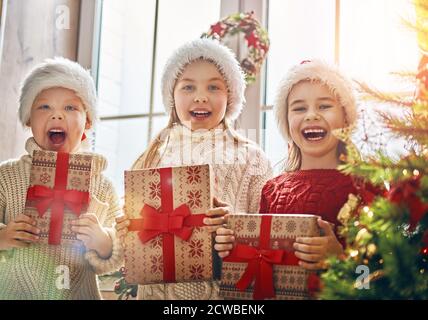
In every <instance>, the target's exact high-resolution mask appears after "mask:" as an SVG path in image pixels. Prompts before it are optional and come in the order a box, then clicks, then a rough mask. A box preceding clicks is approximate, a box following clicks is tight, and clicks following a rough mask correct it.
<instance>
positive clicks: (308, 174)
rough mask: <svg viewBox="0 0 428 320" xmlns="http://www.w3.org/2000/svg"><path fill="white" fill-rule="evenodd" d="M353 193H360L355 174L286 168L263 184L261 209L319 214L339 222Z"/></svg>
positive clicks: (265, 210) (328, 219)
mask: <svg viewBox="0 0 428 320" xmlns="http://www.w3.org/2000/svg"><path fill="white" fill-rule="evenodd" d="M350 193H353V194H357V190H356V189H355V187H354V184H353V182H352V179H351V177H349V176H346V175H344V174H343V173H341V172H340V171H338V170H336V169H313V170H299V171H294V172H286V173H283V174H282V175H280V176H278V177H276V178H273V179H272V180H269V181H268V182H267V183H266V185H265V186H264V187H263V191H262V198H261V201H260V212H261V213H301V214H316V215H319V216H321V217H322V218H323V219H324V220H327V221H329V222H331V223H334V225H335V226H337V225H338V220H337V214H338V213H339V211H340V209H341V208H342V206H343V205H344V204H345V203H346V202H347V201H348V195H349V194H350Z"/></svg>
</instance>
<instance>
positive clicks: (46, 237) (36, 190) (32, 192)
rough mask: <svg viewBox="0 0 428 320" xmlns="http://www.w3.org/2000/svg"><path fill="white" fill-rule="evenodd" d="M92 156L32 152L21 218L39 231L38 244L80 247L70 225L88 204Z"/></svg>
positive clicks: (84, 210) (79, 242) (80, 243)
mask: <svg viewBox="0 0 428 320" xmlns="http://www.w3.org/2000/svg"><path fill="white" fill-rule="evenodd" d="M91 167H92V156H90V155H87V154H68V153H62V152H58V153H57V152H53V151H34V154H33V162H32V167H31V173H30V186H29V188H28V191H27V200H26V204H25V210H24V214H26V215H28V216H30V217H31V218H33V219H34V220H35V221H36V223H37V227H38V228H39V229H40V230H41V232H40V234H39V236H40V240H39V243H42V244H51V245H70V246H83V244H82V242H81V241H80V240H77V239H76V233H74V232H72V231H71V221H72V220H75V219H77V218H78V217H79V216H80V215H81V214H83V213H85V212H86V210H87V208H88V203H89V185H90V180H91Z"/></svg>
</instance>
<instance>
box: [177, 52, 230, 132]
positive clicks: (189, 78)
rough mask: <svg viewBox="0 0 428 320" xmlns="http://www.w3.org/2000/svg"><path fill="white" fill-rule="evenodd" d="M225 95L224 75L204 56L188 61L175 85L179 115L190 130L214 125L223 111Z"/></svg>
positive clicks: (221, 117)
mask: <svg viewBox="0 0 428 320" xmlns="http://www.w3.org/2000/svg"><path fill="white" fill-rule="evenodd" d="M227 99H228V91H227V84H226V82H225V80H224V78H223V76H222V75H221V74H220V72H219V71H218V69H217V67H216V66H215V65H214V64H213V63H211V62H208V61H205V60H197V61H194V62H192V63H191V64H189V65H188V66H187V67H186V68H185V69H184V71H183V73H182V74H181V76H180V77H179V78H178V80H177V83H176V85H175V88H174V101H175V108H176V111H177V115H178V118H179V119H180V122H181V123H182V124H183V125H185V126H186V127H189V126H190V129H191V130H197V129H212V128H214V127H216V126H217V125H218V124H219V123H220V122H221V121H222V120H223V118H224V115H225V113H226V107H227Z"/></svg>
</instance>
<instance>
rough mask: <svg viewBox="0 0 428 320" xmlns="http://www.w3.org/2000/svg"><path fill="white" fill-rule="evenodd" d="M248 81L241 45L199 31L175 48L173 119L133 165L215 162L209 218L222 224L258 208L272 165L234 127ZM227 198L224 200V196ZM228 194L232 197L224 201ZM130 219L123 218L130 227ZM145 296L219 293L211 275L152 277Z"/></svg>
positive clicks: (168, 85)
mask: <svg viewBox="0 0 428 320" xmlns="http://www.w3.org/2000/svg"><path fill="white" fill-rule="evenodd" d="M244 90H245V81H244V77H243V74H242V71H241V69H240V67H239V63H238V61H237V60H236V58H235V57H234V55H233V53H232V52H231V51H230V50H229V49H228V48H226V47H224V46H223V45H221V44H220V43H218V42H217V41H214V40H209V39H199V40H196V41H193V42H190V43H187V44H185V45H183V46H182V47H180V48H179V49H178V50H177V51H175V52H174V54H173V55H172V57H171V58H170V60H169V61H168V62H167V64H166V66H165V69H164V72H163V78H162V94H163V102H164V105H165V107H166V109H167V112H168V113H169V114H170V121H169V124H168V126H167V127H166V128H165V129H164V130H162V131H161V132H160V133H159V135H158V136H157V137H156V138H155V139H154V140H153V142H152V143H151V145H150V146H149V147H148V149H147V150H146V152H144V154H143V155H142V156H141V157H140V158H139V159H138V160H137V161H136V162H135V163H134V165H133V169H142V168H150V167H170V166H186V165H201V164H211V165H212V168H213V172H214V177H215V185H214V195H215V202H214V205H216V206H217V208H213V209H211V210H209V212H208V213H207V215H210V216H212V217H211V218H206V219H205V221H204V223H205V224H207V225H210V226H209V227H208V228H210V229H211V230H212V231H215V229H216V228H218V227H219V226H220V225H222V224H223V223H224V222H225V221H224V217H223V216H224V214H226V213H228V212H257V210H258V208H259V200H260V194H261V190H262V187H263V185H264V183H265V182H266V181H267V180H268V179H269V178H270V177H271V175H272V170H271V166H270V163H269V161H268V160H267V158H266V156H265V154H264V153H263V151H262V150H261V149H260V148H259V147H258V146H257V144H255V143H254V142H251V141H250V140H248V139H246V138H244V137H243V136H241V135H240V134H238V133H237V132H236V131H235V130H233V129H232V126H231V124H232V123H233V121H234V120H235V119H236V118H237V117H238V115H239V114H240V112H241V109H242V106H243V103H244ZM216 199H221V201H219V200H216ZM223 201H224V202H223ZM128 223H129V220H127V219H126V217H125V218H123V219H118V225H117V229H118V230H119V231H120V234H124V233H126V231H127V230H126V226H127V225H128ZM138 297H139V298H140V299H191V300H195V299H218V298H219V296H218V285H217V283H216V282H215V281H211V282H207V281H205V282H190V283H176V284H160V285H144V286H139V288H138Z"/></svg>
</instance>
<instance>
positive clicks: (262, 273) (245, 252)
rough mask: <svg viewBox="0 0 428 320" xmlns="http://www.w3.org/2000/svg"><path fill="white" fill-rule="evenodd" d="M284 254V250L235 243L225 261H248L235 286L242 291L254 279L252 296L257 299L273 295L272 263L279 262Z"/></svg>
mask: <svg viewBox="0 0 428 320" xmlns="http://www.w3.org/2000/svg"><path fill="white" fill-rule="evenodd" d="M284 255H286V251H285V250H268V249H258V248H255V247H252V246H249V245H243V244H237V245H236V246H235V248H234V249H233V250H232V252H231V254H230V256H229V257H228V258H227V259H225V261H228V260H229V259H231V260H233V261H234V262H237V261H239V262H248V266H247V268H246V269H245V272H244V274H243V275H242V277H241V279H239V281H238V282H237V283H236V285H235V286H236V288H238V289H239V290H241V291H244V290H245V289H246V288H248V287H249V286H250V284H251V283H252V282H253V280H254V292H253V298H254V299H257V300H259V299H266V298H273V297H275V290H274V286H273V264H281V263H282V262H283V257H284Z"/></svg>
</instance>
